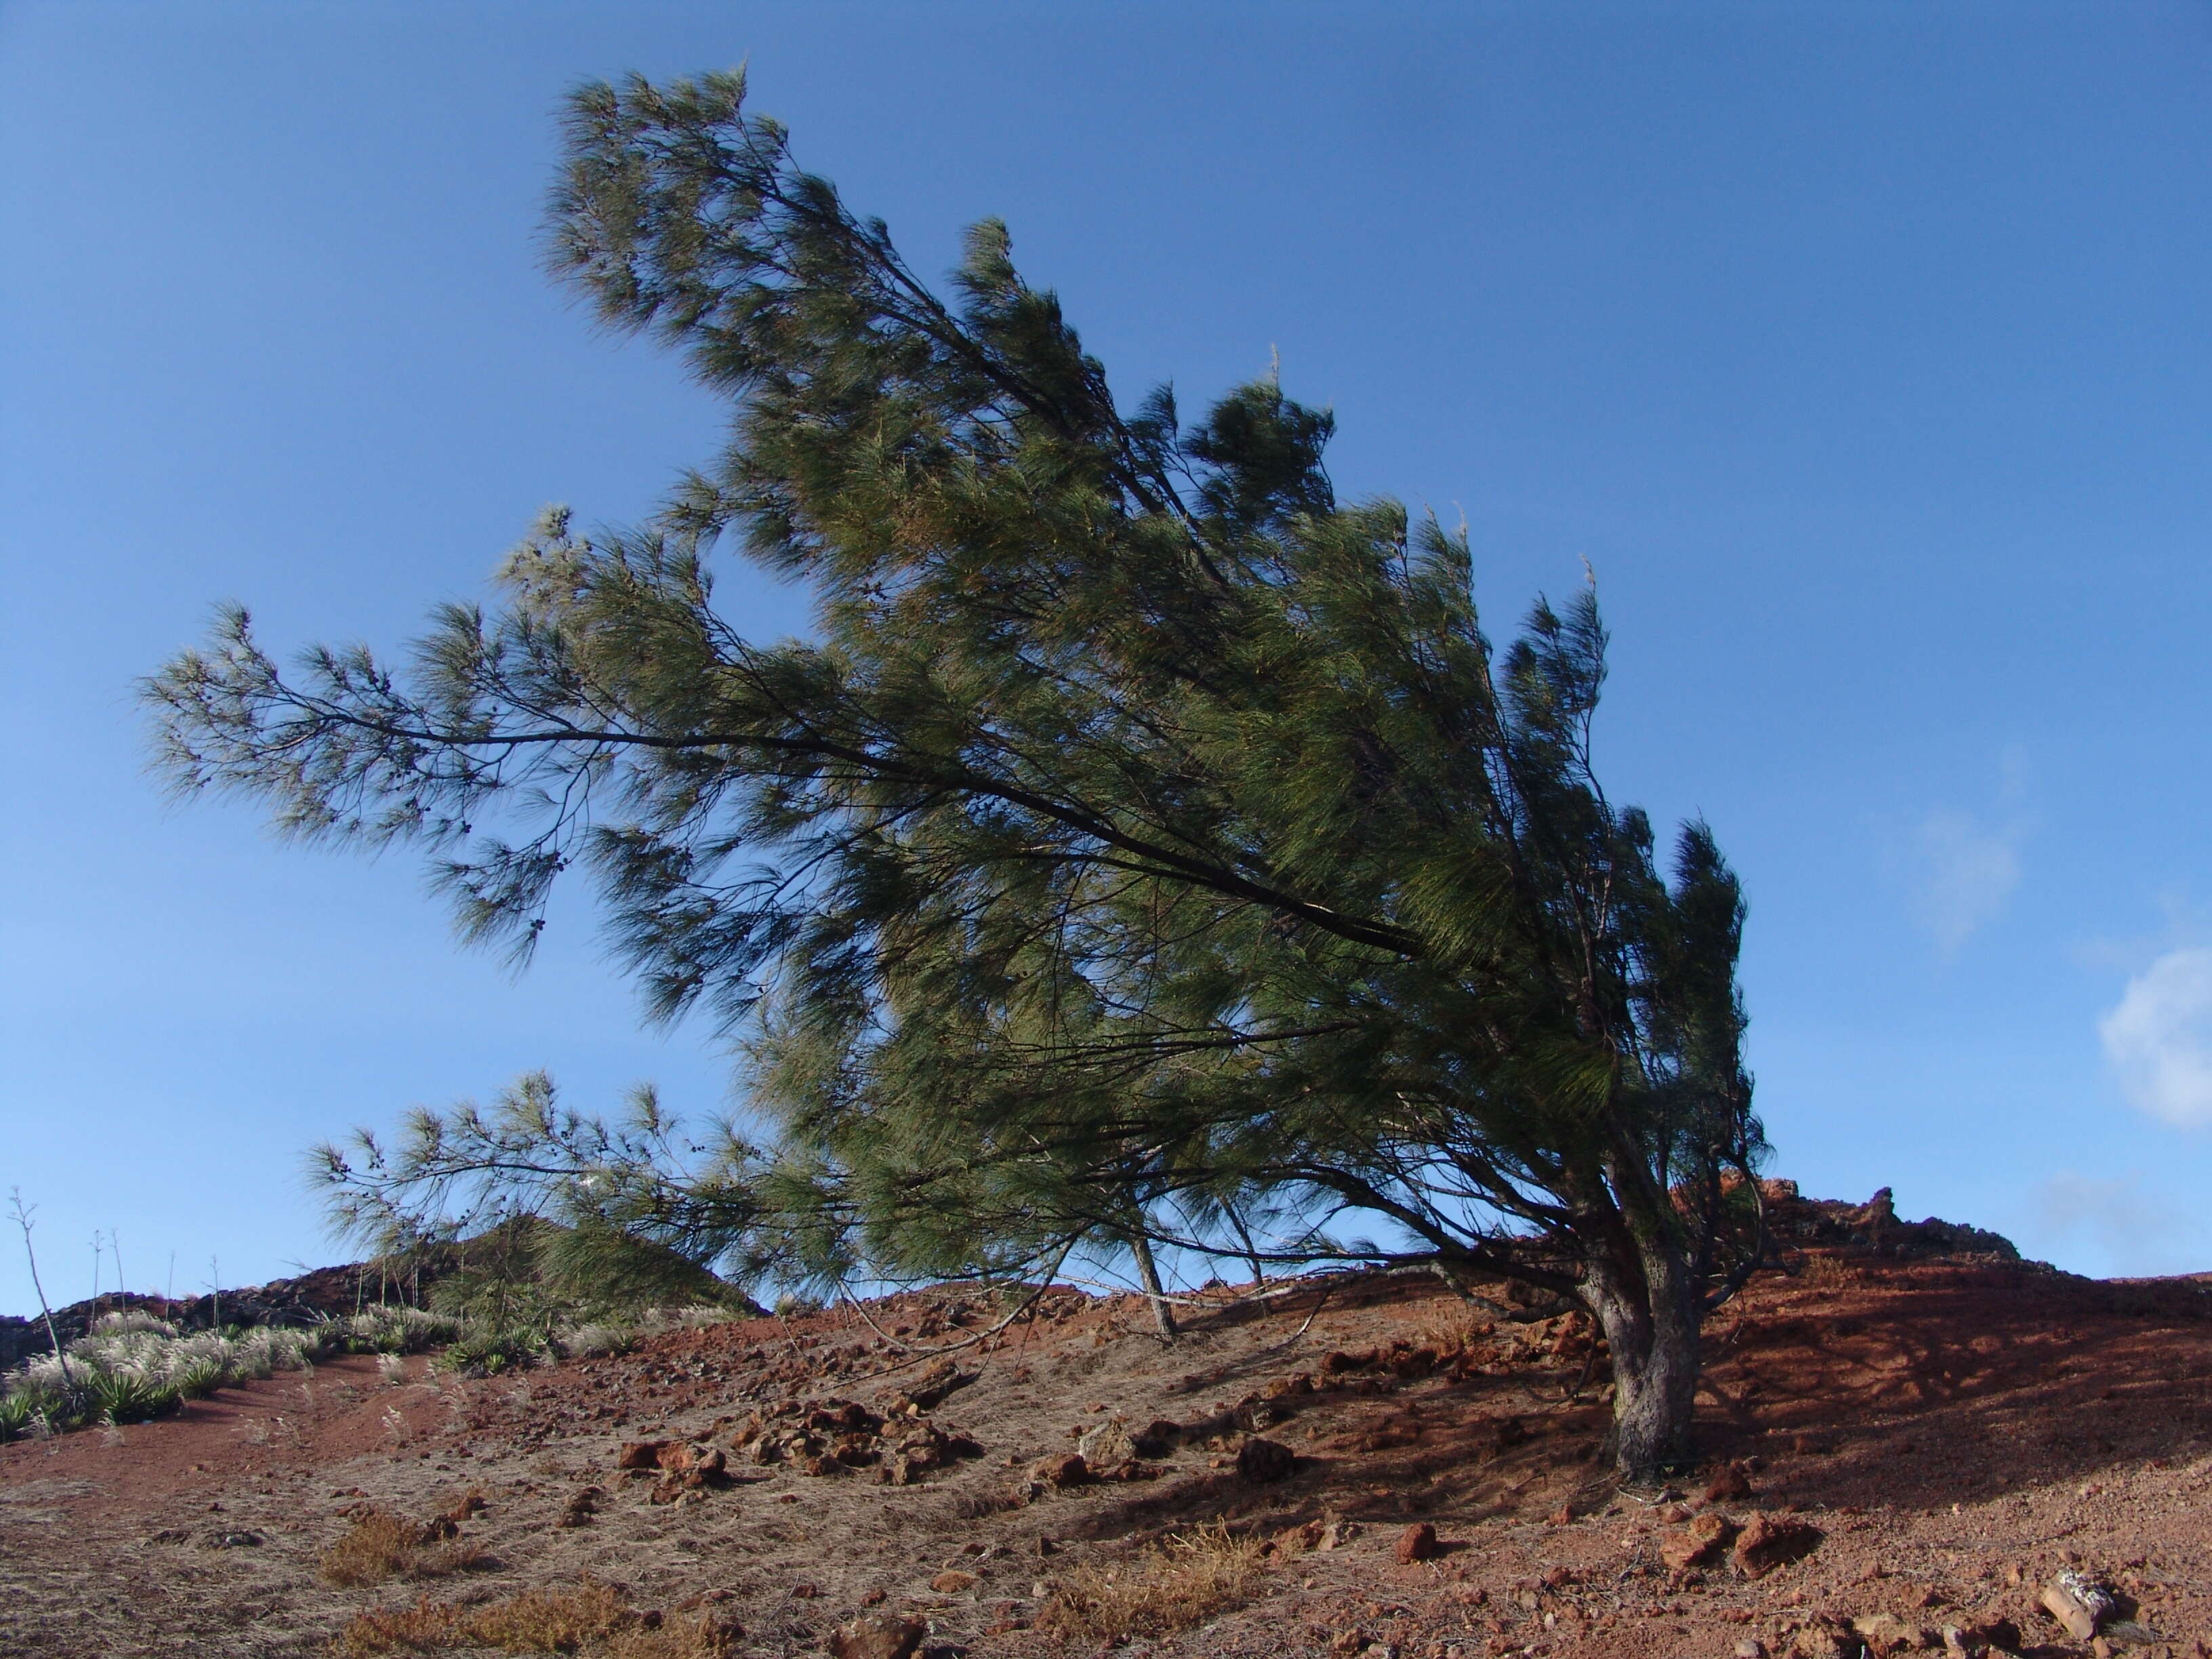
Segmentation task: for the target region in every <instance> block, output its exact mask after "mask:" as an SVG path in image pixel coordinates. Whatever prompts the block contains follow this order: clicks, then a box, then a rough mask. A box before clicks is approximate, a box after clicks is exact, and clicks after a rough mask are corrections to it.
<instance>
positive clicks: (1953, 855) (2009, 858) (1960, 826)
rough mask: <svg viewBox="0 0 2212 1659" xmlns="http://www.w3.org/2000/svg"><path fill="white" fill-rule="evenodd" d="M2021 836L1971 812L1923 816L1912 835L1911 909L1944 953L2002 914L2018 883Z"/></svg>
mask: <svg viewBox="0 0 2212 1659" xmlns="http://www.w3.org/2000/svg"><path fill="white" fill-rule="evenodd" d="M2019 835H2020V831H2019V829H2018V827H2017V826H2008V827H2006V828H2003V829H1984V827H1983V826H1982V824H1981V823H1980V822H1979V821H1978V819H1976V818H1975V817H1974V816H1973V815H1972V813H1971V812H1957V811H1937V812H1930V813H1929V815H1928V816H1927V817H1925V818H1923V819H1922V820H1921V822H1920V827H1919V828H1918V829H1917V830H1915V831H1914V833H1913V838H1912V860H1913V865H1914V866H1915V881H1914V892H1913V897H1914V901H1915V908H1916V909H1917V912H1918V915H1919V920H1920V923H1921V925H1922V926H1923V927H1925V928H1927V929H1928V931H1929V933H1933V934H1935V936H1936V944H1937V945H1939V946H1940V947H1942V951H1943V954H1944V955H1946V956H1951V955H1954V954H1956V952H1957V951H1958V950H1959V947H1960V945H1964V944H1965V943H1966V941H1967V939H1970V938H1972V935H1973V934H1974V933H1975V931H1976V930H1977V929H1978V928H1980V927H1982V926H1983V925H1984V923H1987V922H1991V921H1996V919H1997V918H1998V917H1999V916H2001V915H2003V914H2004V908H2005V905H2006V903H2007V902H2008V901H2009V900H2010V899H2011V897H2012V894H2013V889H2015V887H2017V886H2019V885H2020V876H2021V864H2020V853H2019V850H2018V848H2016V847H2015V842H2017V841H2018V839H2019Z"/></svg>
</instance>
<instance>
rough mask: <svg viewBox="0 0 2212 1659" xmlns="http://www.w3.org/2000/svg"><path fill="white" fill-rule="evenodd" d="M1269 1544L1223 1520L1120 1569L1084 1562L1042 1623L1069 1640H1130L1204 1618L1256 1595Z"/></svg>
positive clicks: (1047, 1608)
mask: <svg viewBox="0 0 2212 1659" xmlns="http://www.w3.org/2000/svg"><path fill="white" fill-rule="evenodd" d="M1261 1555H1262V1547H1261V1543H1260V1541H1259V1540H1257V1539H1256V1538H1239V1537H1237V1536H1236V1535H1235V1534H1232V1533H1231V1531H1230V1530H1229V1528H1228V1525H1227V1523H1225V1522H1214V1524H1213V1525H1212V1526H1210V1527H1200V1528H1198V1530H1197V1531H1195V1532H1189V1533H1185V1534H1182V1536H1181V1537H1178V1538H1170V1540H1168V1541H1167V1542H1166V1543H1165V1544H1164V1545H1163V1546H1162V1547H1160V1548H1158V1549H1157V1550H1153V1551H1151V1552H1149V1553H1146V1554H1145V1555H1144V1556H1142V1557H1140V1558H1139V1559H1137V1560H1135V1561H1133V1562H1131V1563H1128V1564H1127V1565H1123V1566H1120V1567H1111V1568H1106V1569H1103V1570H1102V1569H1100V1568H1097V1567H1082V1568H1079V1569H1078V1570H1077V1571H1076V1572H1075V1573H1073V1575H1072V1576H1071V1577H1069V1578H1068V1579H1067V1581H1066V1583H1063V1584H1061V1585H1060V1588H1059V1589H1056V1590H1054V1592H1053V1594H1052V1597H1051V1599H1050V1600H1049V1601H1047V1602H1046V1603H1045V1606H1044V1608H1043V1611H1042V1613H1040V1614H1039V1615H1038V1618H1037V1626H1038V1628H1039V1629H1041V1630H1043V1631H1045V1632H1048V1634H1050V1635H1053V1636H1056V1637H1059V1638H1061V1639H1062V1640H1064V1641H1069V1642H1108V1643H1118V1642H1127V1641H1129V1640H1132V1639H1133V1638H1137V1637H1153V1636H1164V1635H1166V1634H1168V1633H1169V1632H1171V1631H1178V1630H1183V1629H1186V1628H1188V1626H1192V1625H1196V1624H1200V1623H1203V1622H1204V1621H1205V1620H1208V1619H1211V1618H1212V1617H1213V1616H1214V1614H1216V1613H1226V1612H1228V1611H1229V1610H1230V1609H1231V1608H1232V1607H1242V1606H1243V1604H1244V1603H1245V1602H1247V1601H1250V1600H1251V1599H1252V1596H1253V1595H1254V1593H1255V1591H1256V1590H1257V1589H1258V1587H1259V1581H1260V1577H1261Z"/></svg>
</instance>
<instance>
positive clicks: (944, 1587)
mask: <svg viewBox="0 0 2212 1659" xmlns="http://www.w3.org/2000/svg"><path fill="white" fill-rule="evenodd" d="M929 1587H930V1589H933V1590H935V1591H936V1592H937V1593H938V1594H939V1595H963V1594H965V1593H966V1592H967V1591H969V1590H971V1589H975V1574H974V1573H972V1572H962V1571H959V1570H958V1569H957V1568H953V1569H950V1570H948V1571H944V1572H940V1573H939V1574H938V1575H937V1577H934V1578H933V1579H931V1580H930V1581H929Z"/></svg>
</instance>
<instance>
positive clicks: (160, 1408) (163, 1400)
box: [85, 1370, 179, 1426]
mask: <svg viewBox="0 0 2212 1659" xmlns="http://www.w3.org/2000/svg"><path fill="white" fill-rule="evenodd" d="M85 1393H86V1394H87V1395H88V1396H89V1398H88V1406H89V1407H90V1408H91V1411H92V1413H94V1415H95V1416H96V1417H97V1418H98V1419H99V1420H100V1421H101V1422H103V1423H106V1424H108V1425H112V1426H120V1425H123V1424H125V1423H148V1422H151V1421H152V1420H153V1419H155V1418H157V1417H163V1416H167V1414H168V1413H171V1412H173V1411H174V1410H176V1408H177V1406H178V1403H179V1395H178V1393H177V1390H176V1389H174V1388H173V1387H171V1386H170V1385H169V1384H167V1383H162V1382H159V1381H156V1380H155V1378H153V1377H150V1376H147V1375H146V1374H145V1373H144V1372H143V1371H138V1370H116V1371H95V1372H94V1373H93V1375H92V1376H89V1377H88V1378H87V1379H86V1382H85Z"/></svg>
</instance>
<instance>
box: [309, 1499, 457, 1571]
mask: <svg viewBox="0 0 2212 1659" xmlns="http://www.w3.org/2000/svg"><path fill="white" fill-rule="evenodd" d="M482 1562H483V1552H482V1551H481V1550H480V1549H478V1548H477V1546H476V1545H474V1544H472V1543H471V1542H470V1541H468V1540H466V1539H465V1538H459V1537H456V1536H455V1535H454V1528H453V1525H452V1524H451V1523H450V1522H443V1523H441V1522H431V1523H430V1524H429V1525H428V1526H422V1525H418V1524H417V1523H416V1522H412V1521H410V1520H408V1519H407V1518H406V1517H405V1516H400V1515H394V1514H393V1513H392V1511H391V1510H386V1509H377V1508H370V1509H367V1510H362V1512H361V1513H360V1514H358V1515H356V1516H354V1518H353V1522H352V1524H351V1525H349V1527H347V1528H346V1530H345V1533H344V1534H343V1536H342V1537H340V1538H339V1539H338V1541H337V1542H336V1543H334V1544H332V1545H331V1547H329V1548H328V1549H326V1550H325V1551H324V1552H323V1553H322V1555H321V1557H320V1558H319V1559H318V1560H317V1561H316V1563H315V1571H316V1572H317V1573H318V1574H319V1575H320V1577H321V1578H322V1580H323V1582H324V1583H326V1584H334V1585H337V1587H339V1588H340V1589H359V1588H361V1587H363V1586H366V1585H370V1584H382V1583H389V1582H390V1581H391V1580H392V1579H394V1578H445V1577H450V1576H451V1575H453V1574H454V1573H457V1572H466V1571H469V1570H470V1569H471V1568H472V1567H475V1566H477V1565H481V1564H482Z"/></svg>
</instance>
